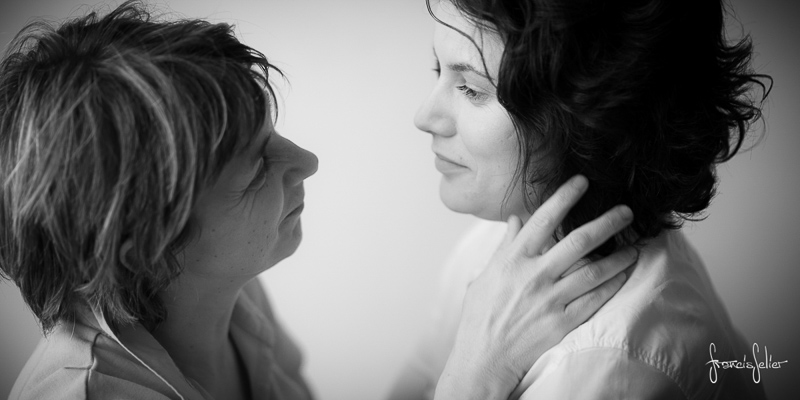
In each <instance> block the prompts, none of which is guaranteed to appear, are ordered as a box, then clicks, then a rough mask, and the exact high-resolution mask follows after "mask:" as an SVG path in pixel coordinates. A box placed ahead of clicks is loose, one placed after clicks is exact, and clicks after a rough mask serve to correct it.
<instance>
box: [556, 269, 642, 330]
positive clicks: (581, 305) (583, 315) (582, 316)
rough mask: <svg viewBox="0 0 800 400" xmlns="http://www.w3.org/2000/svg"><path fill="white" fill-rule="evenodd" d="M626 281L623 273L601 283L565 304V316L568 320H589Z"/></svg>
mask: <svg viewBox="0 0 800 400" xmlns="http://www.w3.org/2000/svg"><path fill="white" fill-rule="evenodd" d="M626 279H627V277H626V276H625V274H624V273H619V274H617V275H616V276H615V277H613V278H611V279H609V280H607V281H605V282H603V283H602V284H601V285H600V286H598V287H596V288H594V289H592V290H591V291H589V292H588V293H586V294H584V295H582V296H580V297H578V298H577V299H575V300H573V301H572V302H571V303H569V304H567V306H566V307H565V308H564V313H565V315H566V316H567V317H568V318H576V319H577V320H581V321H585V320H587V319H589V317H591V316H592V315H594V313H595V312H597V310H599V309H600V307H602V306H603V304H606V302H607V301H608V300H609V299H610V298H611V297H613V296H614V295H615V294H616V293H617V292H618V291H619V289H620V288H621V287H622V285H623V284H624V283H625V280H626Z"/></svg>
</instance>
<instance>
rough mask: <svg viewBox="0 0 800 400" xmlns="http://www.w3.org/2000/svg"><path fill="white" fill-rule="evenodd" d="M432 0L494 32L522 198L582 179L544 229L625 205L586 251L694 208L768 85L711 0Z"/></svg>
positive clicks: (679, 219) (647, 232) (652, 229)
mask: <svg viewBox="0 0 800 400" xmlns="http://www.w3.org/2000/svg"><path fill="white" fill-rule="evenodd" d="M442 1H450V3H452V4H453V5H454V6H455V7H456V8H457V9H458V10H459V11H460V12H461V13H462V14H463V15H464V16H465V17H466V18H468V19H469V20H470V21H471V22H473V23H474V24H475V25H476V26H477V27H478V28H479V29H480V30H481V31H484V32H491V33H494V34H498V35H499V36H500V38H501V39H502V40H503V41H504V43H505V50H504V53H503V56H502V60H501V64H500V71H499V75H498V77H497V82H496V87H497V96H498V100H499V102H500V104H502V105H503V107H505V109H506V110H507V111H508V113H509V115H510V116H511V119H512V121H513V123H514V126H515V128H516V132H517V137H518V140H519V143H520V163H519V165H518V168H517V176H518V177H519V176H522V177H524V179H523V181H524V182H525V183H524V184H525V185H526V186H528V187H526V188H525V189H526V190H525V192H526V193H533V195H532V196H531V195H529V198H528V199H526V200H527V205H528V207H529V208H534V207H536V206H538V203H539V202H541V201H543V199H545V198H547V197H549V196H550V195H551V194H552V193H554V192H555V190H556V189H557V188H558V186H560V185H561V184H562V183H564V182H565V181H566V180H567V179H569V178H570V177H571V176H573V175H575V174H582V175H585V176H586V177H587V178H588V179H589V181H590V182H591V185H590V188H589V190H588V192H587V193H586V194H585V195H584V196H583V198H582V199H581V200H580V202H578V204H577V205H576V206H575V207H574V208H573V209H572V211H571V212H570V213H569V215H568V216H567V217H566V219H565V220H564V221H563V223H562V226H561V229H560V232H559V233H557V234H556V235H557V239H558V238H559V237H563V236H564V235H566V234H567V233H569V232H570V231H572V230H573V229H575V228H577V227H579V226H581V225H583V224H585V223H586V222H588V221H590V220H592V219H594V218H596V217H598V216H599V215H601V214H602V213H603V212H605V211H606V210H608V209H609V208H611V207H613V206H614V205H617V204H627V205H628V206H630V208H631V209H632V210H633V213H634V216H635V218H634V221H633V223H632V224H631V225H630V226H629V227H628V228H626V229H625V230H623V231H622V232H621V233H619V234H617V235H616V236H615V237H614V238H613V239H610V240H609V241H608V242H606V243H605V244H604V245H602V246H601V247H599V248H598V249H596V250H595V251H594V252H593V253H592V256H600V255H607V254H610V253H611V252H613V251H614V250H615V249H616V248H617V247H619V246H621V245H625V244H634V243H636V244H641V243H643V241H644V240H646V239H648V238H652V237H655V236H657V235H658V234H659V233H661V232H662V231H663V230H664V229H677V228H679V227H680V226H681V225H682V223H683V221H684V220H687V219H689V220H692V219H699V218H702V211H703V210H705V209H706V208H707V207H708V206H709V203H710V201H711V199H712V197H713V196H714V193H715V187H716V184H717V179H716V175H715V164H716V163H721V162H724V161H727V160H729V159H730V158H731V157H733V156H734V155H735V154H736V153H737V152H738V151H739V150H740V148H741V146H742V143H743V142H744V140H745V138H746V133H747V132H748V130H749V127H750V125H751V124H752V123H753V122H755V121H756V120H757V119H759V118H760V117H761V111H760V104H761V102H763V100H764V98H766V96H767V94H768V93H769V88H771V82H772V81H771V78H770V77H768V76H766V75H760V74H755V73H754V72H753V71H752V69H751V66H750V60H751V56H752V43H751V40H750V37H749V36H744V38H743V39H741V40H740V41H738V42H735V43H729V42H728V40H727V39H726V36H725V29H724V12H725V7H724V5H723V2H722V1H721V0H704V1H700V2H696V1H692V2H690V1H688V0H684V1H681V0H628V1H623V0H617V1H597V0H594V1H566V0H442ZM427 3H428V10H429V12H430V13H431V15H432V16H433V18H434V19H435V20H437V22H439V23H442V24H444V25H447V24H446V23H444V22H442V21H441V20H440V19H439V18H437V17H436V15H435V14H434V12H433V10H432V9H431V5H430V1H428V2H427ZM447 26H449V25H447ZM449 27H450V28H453V27H452V26H449ZM453 29H455V28H453ZM460 33H461V34H462V35H464V36H466V37H467V38H469V39H470V40H471V41H472V42H473V44H475V45H476V47H478V46H477V44H476V42H475V40H474V39H472V38H470V37H469V35H467V34H466V33H464V32H460ZM478 50H479V51H480V48H478ZM767 81H768V82H769V86H768V87H767V85H766V84H765V82H767ZM754 86H758V87H760V88H761V90H762V93H763V96H762V97H761V99H755V98H754V97H753V95H752V91H753V89H754ZM534 159H535V160H536V161H535V162H534ZM537 199H538V200H537Z"/></svg>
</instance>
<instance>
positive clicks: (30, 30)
mask: <svg viewBox="0 0 800 400" xmlns="http://www.w3.org/2000/svg"><path fill="white" fill-rule="evenodd" d="M270 69H272V70H276V71H277V69H275V68H274V67H273V66H272V65H271V64H269V63H268V62H267V59H266V58H265V57H264V55H263V54H261V53H260V52H258V51H255V50H253V49H252V48H250V47H248V46H246V45H244V44H242V43H241V42H239V40H237V39H236V37H235V36H234V34H233V28H232V26H230V25H227V24H211V23H209V22H206V21H201V20H180V21H172V22H165V21H164V22H162V21H157V20H156V19H155V18H154V17H152V16H151V15H150V13H149V12H148V11H147V10H146V9H145V8H144V7H143V6H142V5H141V4H139V3H137V2H126V3H124V4H122V5H121V6H119V7H118V8H117V9H115V10H113V11H111V12H110V13H108V14H107V15H105V16H102V17H101V16H99V15H98V14H97V13H95V12H92V13H90V14H88V15H86V16H85V17H81V18H77V19H73V20H70V21H67V22H65V23H63V24H62V25H60V26H59V27H57V28H55V27H53V26H51V25H49V24H46V23H43V22H35V23H32V24H30V25H28V26H27V27H26V28H24V29H23V30H22V31H21V32H20V33H19V34H18V35H17V36H16V38H15V39H14V41H12V43H11V44H10V47H9V48H8V50H7V52H6V55H5V57H4V59H3V61H2V64H0V183H1V184H2V192H1V193H0V269H1V270H2V274H3V275H4V276H6V277H7V278H10V279H12V280H13V281H14V282H15V283H16V284H17V286H19V288H20V290H21V292H22V296H23V298H24V299H25V301H26V302H27V304H28V305H29V306H30V307H31V309H32V311H33V313H34V314H35V315H36V317H37V318H38V320H39V322H40V324H41V326H42V329H43V330H44V332H45V333H48V332H49V330H51V329H52V327H53V326H54V325H55V324H56V323H58V322H59V321H60V320H62V319H70V318H71V317H72V316H73V315H74V312H75V308H76V307H78V306H80V305H88V306H90V307H93V308H95V309H100V310H102V311H103V312H104V315H105V316H106V317H107V318H108V320H109V322H110V323H111V324H112V326H114V325H116V324H122V323H130V322H134V321H136V322H139V323H142V324H143V325H145V326H146V327H149V328H151V329H152V327H154V326H155V325H156V324H158V323H159V322H160V321H162V320H163V319H164V318H166V311H165V309H164V307H163V304H162V302H161V301H160V300H159V297H158V296H157V294H158V293H159V292H160V291H161V290H163V289H164V288H165V287H166V286H167V285H168V284H169V283H170V282H171V281H172V279H174V278H175V277H176V276H177V275H178V274H179V273H180V271H181V264H180V263H179V262H178V260H177V259H176V257H175V255H176V253H177V252H178V251H179V250H180V248H181V247H182V246H183V245H185V243H186V242H187V240H188V238H189V237H190V236H191V232H192V231H193V230H194V229H199V227H197V226H194V225H196V224H194V223H193V222H192V221H193V219H192V218H191V212H192V208H193V206H194V203H195V201H196V198H197V194H198V193H199V192H200V190H202V188H204V187H206V186H207V185H209V184H212V183H213V181H214V180H215V179H216V178H217V177H218V176H219V173H220V171H221V170H222V168H223V166H225V165H226V164H227V162H228V161H229V160H230V159H231V158H232V157H233V156H234V155H235V154H238V153H239V152H241V151H242V150H243V149H244V148H245V147H246V146H247V145H248V144H249V143H250V142H251V141H252V140H253V139H254V138H255V137H256V134H257V133H258V132H259V130H260V129H261V127H262V126H263V124H264V123H265V121H266V118H271V117H272V116H271V115H270V111H274V112H276V113H277V111H276V109H275V107H271V103H274V101H273V100H274V93H273V90H272V88H271V86H270V85H269V82H268V71H269V70H270ZM278 72H280V71H278ZM193 226H194V228H193ZM123 243H132V245H133V247H132V251H130V252H126V253H125V256H126V259H125V260H124V261H127V262H121V260H120V257H121V251H120V249H121V246H122V244H123Z"/></svg>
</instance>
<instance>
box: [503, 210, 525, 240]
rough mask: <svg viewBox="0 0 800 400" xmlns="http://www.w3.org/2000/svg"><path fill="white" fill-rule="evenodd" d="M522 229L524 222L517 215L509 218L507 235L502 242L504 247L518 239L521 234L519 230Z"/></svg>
mask: <svg viewBox="0 0 800 400" xmlns="http://www.w3.org/2000/svg"><path fill="white" fill-rule="evenodd" d="M521 228H522V221H521V220H520V219H519V217H517V216H516V215H512V216H510V217H508V227H507V228H506V235H505V236H504V237H503V241H502V242H500V243H502V245H508V244H511V242H513V241H514V238H516V237H517V234H519V230H520V229H521Z"/></svg>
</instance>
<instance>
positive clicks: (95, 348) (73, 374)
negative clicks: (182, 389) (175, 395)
mask: <svg viewBox="0 0 800 400" xmlns="http://www.w3.org/2000/svg"><path fill="white" fill-rule="evenodd" d="M116 347H119V346H118V345H117V344H116V343H115V342H113V340H111V339H110V338H108V337H107V336H105V335H104V334H103V333H102V332H101V331H100V330H98V329H95V328H94V327H91V326H89V325H85V324H82V323H80V322H75V323H62V324H59V325H58V326H57V327H56V328H55V329H54V330H53V332H51V333H50V335H48V337H47V338H46V339H42V341H41V342H40V343H39V345H38V346H37V347H36V350H35V351H34V352H33V354H32V355H31V357H30V359H29V360H28V362H27V363H26V364H25V367H24V368H23V370H22V372H21V373H20V375H19V377H18V378H17V381H16V383H15V384H14V388H13V389H12V390H11V394H10V396H9V399H14V400H18V399H19V400H22V399H37V400H39V399H89V398H111V397H123V398H136V399H159V400H163V399H169V398H170V397H169V396H168V395H167V394H164V393H162V391H161V389H162V388H161V387H160V386H161V382H160V381H154V380H153V379H152V378H150V376H149V375H151V374H150V373H149V371H146V370H144V369H143V367H141V365H140V364H138V363H137V362H136V360H133V359H130V357H129V356H127V353H126V352H125V351H124V349H121V348H119V349H117V348H116Z"/></svg>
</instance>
